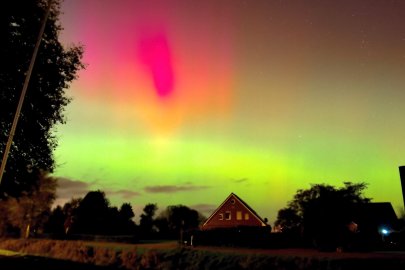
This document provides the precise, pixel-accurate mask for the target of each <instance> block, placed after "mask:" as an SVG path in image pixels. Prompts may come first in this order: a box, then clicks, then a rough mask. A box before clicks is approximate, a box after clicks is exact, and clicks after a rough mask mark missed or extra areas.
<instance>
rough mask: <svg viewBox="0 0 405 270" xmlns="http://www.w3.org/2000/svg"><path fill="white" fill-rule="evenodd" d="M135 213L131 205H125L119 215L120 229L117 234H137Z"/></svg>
mask: <svg viewBox="0 0 405 270" xmlns="http://www.w3.org/2000/svg"><path fill="white" fill-rule="evenodd" d="M134 217H135V214H134V211H133V210H132V206H131V204H130V203H123V204H122V205H121V208H120V210H119V213H118V220H119V222H118V224H119V228H118V230H117V234H127V235H128V234H133V233H134V232H135V222H134V221H133V220H132V219H133V218H134Z"/></svg>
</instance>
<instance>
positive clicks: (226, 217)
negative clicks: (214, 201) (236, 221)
mask: <svg viewBox="0 0 405 270" xmlns="http://www.w3.org/2000/svg"><path fill="white" fill-rule="evenodd" d="M225 219H226V220H231V212H230V211H226V212H225Z"/></svg>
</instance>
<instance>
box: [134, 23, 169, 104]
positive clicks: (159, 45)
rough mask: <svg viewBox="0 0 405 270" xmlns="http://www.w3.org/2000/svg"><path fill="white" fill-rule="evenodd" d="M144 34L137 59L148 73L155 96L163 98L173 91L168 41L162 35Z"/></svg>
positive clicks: (147, 32) (140, 41)
mask: <svg viewBox="0 0 405 270" xmlns="http://www.w3.org/2000/svg"><path fill="white" fill-rule="evenodd" d="M145 32H146V33H145V34H144V35H143V36H142V37H141V38H140V40H139V41H138V42H139V45H138V54H139V59H140V61H141V63H142V64H144V65H145V68H146V70H147V71H149V72H150V74H151V77H152V79H153V82H154V85H155V88H156V92H157V94H158V95H159V96H160V97H162V98H164V97H167V96H169V95H170V94H171V93H172V91H173V89H174V74H173V63H172V60H171V53H170V49H169V44H168V40H167V38H166V35H165V34H164V33H153V32H149V31H147V30H146V31H145Z"/></svg>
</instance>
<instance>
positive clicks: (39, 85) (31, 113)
mask: <svg viewBox="0 0 405 270" xmlns="http://www.w3.org/2000/svg"><path fill="white" fill-rule="evenodd" d="M46 3H47V1H43V0H16V1H10V2H9V3H7V5H3V6H2V8H1V9H0V36H1V42H0V58H1V61H0V85H1V87H0V108H1V114H0V130H1V131H0V155H1V157H2V156H3V153H4V150H5V145H6V142H7V138H8V134H9V131H10V128H11V123H12V121H13V117H14V113H15V111H16V107H17V103H18V99H19V96H20V93H21V89H22V86H23V82H24V80H25V75H26V72H27V70H28V66H29V62H30V59H31V56H32V53H33V50H34V46H35V43H36V39H37V36H38V32H39V29H40V26H41V18H43V16H44V13H45V9H46V7H45V5H46ZM59 9H60V0H54V1H53V5H52V9H51V13H50V15H49V17H48V21H47V24H46V27H45V32H44V35H43V37H42V42H41V46H40V48H39V51H38V55H37V58H36V62H35V66H34V69H33V72H32V76H31V80H30V83H29V86H28V89H27V94H26V97H25V101H24V104H23V107H22V111H21V115H20V119H19V122H18V126H17V130H16V133H15V136H14V140H13V144H12V147H11V149H10V154H9V158H8V162H7V166H6V170H5V173H4V175H3V179H2V183H1V185H0V198H1V197H3V198H4V197H5V195H7V196H19V195H20V194H22V192H24V191H30V190H31V189H32V188H35V185H36V175H35V171H38V170H39V169H42V170H44V171H48V172H50V173H52V171H53V169H54V167H55V161H54V157H53V150H54V149H55V147H56V146H57V138H56V137H55V135H54V134H53V131H54V127H55V125H56V124H58V123H64V122H65V117H64V114H63V111H64V108H65V106H66V105H67V104H68V103H69V101H70V98H69V97H68V96H67V95H66V93H65V90H66V89H67V88H68V87H69V85H70V83H71V82H72V81H73V80H74V79H76V77H77V73H78V71H79V70H80V69H82V68H83V67H84V66H83V64H82V62H81V59H82V55H83V49H82V47H81V46H72V47H70V48H65V47H64V46H62V44H61V43H60V41H59V33H60V31H61V30H62V26H61V25H60V22H59V14H60V11H59Z"/></svg>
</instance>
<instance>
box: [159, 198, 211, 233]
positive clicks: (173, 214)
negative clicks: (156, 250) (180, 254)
mask: <svg viewBox="0 0 405 270" xmlns="http://www.w3.org/2000/svg"><path fill="white" fill-rule="evenodd" d="M202 219H203V217H202V215H201V214H200V213H198V211H196V210H194V209H190V208H189V207H187V206H184V205H171V206H168V207H167V208H166V209H165V211H163V212H162V213H161V214H160V215H159V217H158V218H157V219H156V226H157V228H158V230H159V232H160V233H161V234H163V235H165V236H166V237H169V238H178V237H181V233H182V232H184V231H188V230H193V229H197V228H198V226H199V224H200V223H201V221H202Z"/></svg>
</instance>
